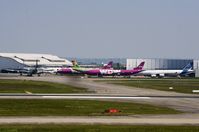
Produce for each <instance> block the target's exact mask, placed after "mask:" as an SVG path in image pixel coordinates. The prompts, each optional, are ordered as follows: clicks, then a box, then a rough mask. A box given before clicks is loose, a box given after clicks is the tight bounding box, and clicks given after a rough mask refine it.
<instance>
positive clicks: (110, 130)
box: [0, 124, 199, 132]
mask: <svg viewBox="0 0 199 132" xmlns="http://www.w3.org/2000/svg"><path fill="white" fill-rule="evenodd" d="M0 131H1V132H27V131H28V132H44V131H45V132H52V131H53V132H68V131H70V132H198V131H199V126H133V125H132V126H130V125H65V124H61V125H55V124H45V125H39V124H34V125H33V124H27V125H16V124H14V125H13V124H10V125H0Z"/></svg>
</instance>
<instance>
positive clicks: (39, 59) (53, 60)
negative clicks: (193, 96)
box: [0, 53, 72, 70]
mask: <svg viewBox="0 0 199 132" xmlns="http://www.w3.org/2000/svg"><path fill="white" fill-rule="evenodd" d="M35 65H38V66H43V67H62V66H72V63H71V62H70V61H68V60H66V59H63V58H59V57H58V56H55V55H50V54H29V53H28V54H26V53H0V70H2V69H8V68H10V69H21V68H23V67H31V66H35Z"/></svg>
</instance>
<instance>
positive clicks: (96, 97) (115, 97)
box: [42, 96, 151, 99]
mask: <svg viewBox="0 0 199 132" xmlns="http://www.w3.org/2000/svg"><path fill="white" fill-rule="evenodd" d="M42 97H43V98H51V99H151V98H150V97H117V96H42Z"/></svg>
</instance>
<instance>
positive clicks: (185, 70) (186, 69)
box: [180, 62, 193, 75]
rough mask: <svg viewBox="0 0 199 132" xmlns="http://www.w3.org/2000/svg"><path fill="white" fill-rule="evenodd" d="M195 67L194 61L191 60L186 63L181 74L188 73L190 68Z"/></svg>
mask: <svg viewBox="0 0 199 132" xmlns="http://www.w3.org/2000/svg"><path fill="white" fill-rule="evenodd" d="M192 68H193V62H190V63H189V64H188V65H186V66H185V67H184V68H183V69H182V72H181V73H180V74H181V75H183V74H186V73H188V71H189V70H191V69H192Z"/></svg>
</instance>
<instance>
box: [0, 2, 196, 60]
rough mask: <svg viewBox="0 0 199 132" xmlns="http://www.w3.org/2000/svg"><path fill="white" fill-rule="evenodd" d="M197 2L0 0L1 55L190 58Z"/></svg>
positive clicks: (193, 52) (194, 57) (192, 47)
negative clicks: (6, 53)
mask: <svg viewBox="0 0 199 132" xmlns="http://www.w3.org/2000/svg"><path fill="white" fill-rule="evenodd" d="M198 5H199V0H0V52H11V53H12V52H14V53H49V54H54V55H58V56H61V57H80V58H115V57H116V58H193V59H198V58H199V57H198V55H199V8H198Z"/></svg>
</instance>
